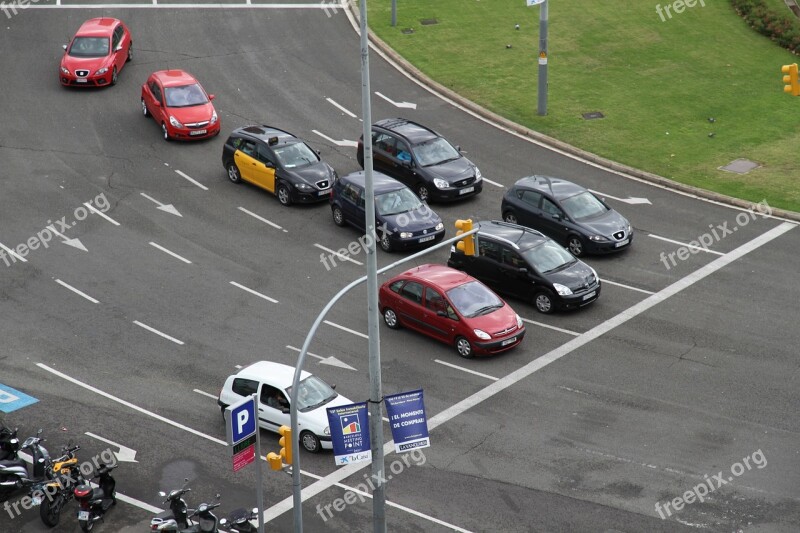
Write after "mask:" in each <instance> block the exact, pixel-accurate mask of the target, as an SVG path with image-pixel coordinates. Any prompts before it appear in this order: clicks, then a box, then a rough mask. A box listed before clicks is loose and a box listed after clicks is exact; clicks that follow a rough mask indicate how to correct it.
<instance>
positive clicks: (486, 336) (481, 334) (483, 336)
mask: <svg viewBox="0 0 800 533" xmlns="http://www.w3.org/2000/svg"><path fill="white" fill-rule="evenodd" d="M472 332H473V333H474V334H475V336H476V337H478V338H479V339H483V340H485V341H488V340H489V339H491V338H492V337H491V335H489V334H488V333H486V332H485V331H483V330H482V329H473V330H472Z"/></svg>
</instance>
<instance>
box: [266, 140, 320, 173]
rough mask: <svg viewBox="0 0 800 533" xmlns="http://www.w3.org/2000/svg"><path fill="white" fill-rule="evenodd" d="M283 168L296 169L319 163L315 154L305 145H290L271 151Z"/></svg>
mask: <svg viewBox="0 0 800 533" xmlns="http://www.w3.org/2000/svg"><path fill="white" fill-rule="evenodd" d="M272 151H273V152H275V156H276V157H277V158H278V161H279V162H280V164H281V166H282V167H283V168H297V167H304V166H306V165H310V164H312V163H316V162H317V161H319V156H317V153H316V152H315V151H314V150H312V149H311V148H309V147H308V145H306V143H301V142H298V143H292V144H285V145H283V146H278V147H274V148H273V149H272Z"/></svg>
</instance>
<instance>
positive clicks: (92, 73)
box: [58, 17, 133, 87]
mask: <svg viewBox="0 0 800 533" xmlns="http://www.w3.org/2000/svg"><path fill="white" fill-rule="evenodd" d="M132 44H133V41H132V40H131V34H130V32H129V31H128V28H127V27H126V26H125V24H123V23H122V21H121V20H117V19H113V18H106V17H103V18H95V19H90V20H87V21H86V22H84V23H83V24H82V25H81V27H80V28H79V29H78V32H77V33H76V34H75V37H73V38H72V41H70V43H69V44H65V45H64V50H65V52H64V57H63V58H62V59H61V67H60V68H59V74H58V79H59V80H60V81H61V85H64V86H70V87H98V86H103V85H115V84H116V83H117V76H118V75H119V73H120V71H122V68H123V67H124V66H125V63H127V62H128V61H130V60H131V59H132V57H133V55H132V53H131V45H132Z"/></svg>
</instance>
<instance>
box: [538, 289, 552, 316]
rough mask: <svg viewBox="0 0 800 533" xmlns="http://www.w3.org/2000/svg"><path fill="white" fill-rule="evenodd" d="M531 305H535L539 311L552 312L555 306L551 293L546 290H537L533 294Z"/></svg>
mask: <svg viewBox="0 0 800 533" xmlns="http://www.w3.org/2000/svg"><path fill="white" fill-rule="evenodd" d="M533 305H535V306H536V310H537V311H539V312H540V313H544V314H548V313H552V312H553V309H554V307H555V306H554V305H553V293H552V292H550V291H548V290H540V291H537V292H536V293H535V294H534V295H533Z"/></svg>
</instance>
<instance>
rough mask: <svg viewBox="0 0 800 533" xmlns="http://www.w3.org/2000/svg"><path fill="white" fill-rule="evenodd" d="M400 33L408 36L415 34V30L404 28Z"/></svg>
mask: <svg viewBox="0 0 800 533" xmlns="http://www.w3.org/2000/svg"><path fill="white" fill-rule="evenodd" d="M400 33H405V34H406V35H408V34H409V33H414V28H403V29H402V30H400Z"/></svg>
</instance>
